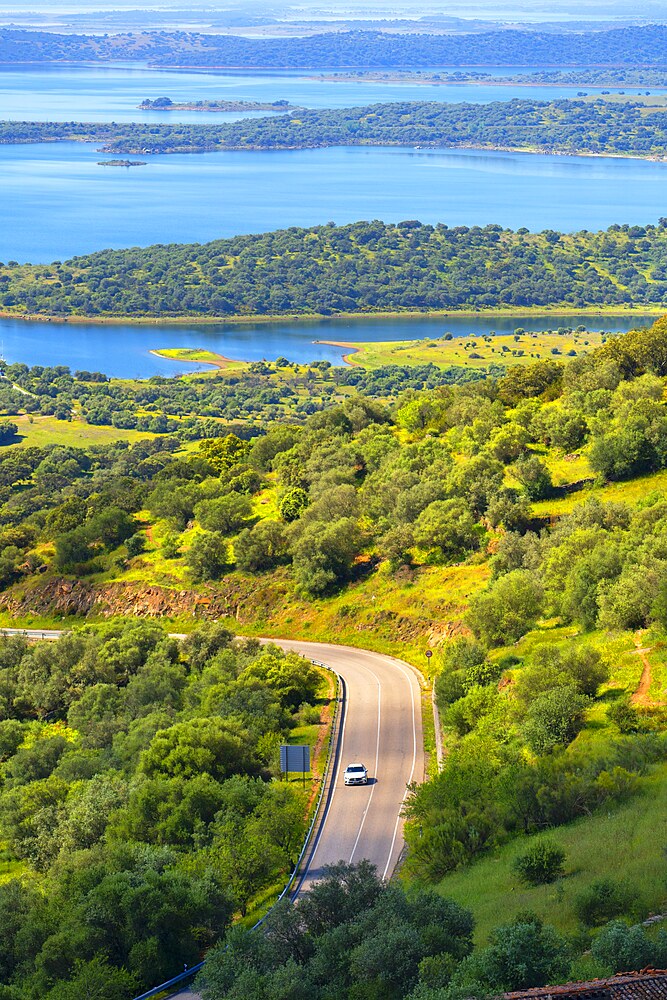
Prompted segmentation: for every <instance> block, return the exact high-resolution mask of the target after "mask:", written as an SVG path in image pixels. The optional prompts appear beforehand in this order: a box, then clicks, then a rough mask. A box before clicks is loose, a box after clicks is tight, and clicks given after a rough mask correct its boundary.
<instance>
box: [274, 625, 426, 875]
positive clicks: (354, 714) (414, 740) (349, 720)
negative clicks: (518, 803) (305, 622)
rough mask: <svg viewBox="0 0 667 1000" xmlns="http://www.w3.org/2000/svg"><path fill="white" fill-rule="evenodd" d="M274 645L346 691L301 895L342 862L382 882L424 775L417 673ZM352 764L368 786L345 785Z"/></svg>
mask: <svg viewBox="0 0 667 1000" xmlns="http://www.w3.org/2000/svg"><path fill="white" fill-rule="evenodd" d="M277 645H280V646H281V647H282V648H283V649H286V650H293V651H294V652H297V653H300V654H301V655H302V656H306V657H308V658H309V659H311V660H316V661H318V662H321V663H324V664H326V665H327V666H329V667H331V668H332V669H333V670H335V671H336V672H337V673H338V674H340V676H341V677H342V678H343V680H344V681H345V686H346V690H347V703H346V706H345V713H344V716H343V722H342V731H341V734H340V752H339V756H338V761H337V770H336V774H335V776H334V786H333V790H332V796H331V798H330V800H329V809H328V812H327V814H326V819H325V821H324V823H323V825H322V826H321V828H320V832H319V837H318V840H317V841H316V846H315V850H314V851H313V853H312V854H311V856H310V864H309V867H308V870H307V873H306V879H305V881H303V882H302V884H301V885H300V891H301V892H303V891H304V890H305V889H307V888H308V884H309V883H310V882H313V881H316V880H317V879H318V878H319V877H320V876H321V874H322V869H323V868H324V866H325V865H328V864H333V863H335V862H337V861H341V860H342V861H347V862H354V861H361V859H362V858H366V859H368V860H369V861H372V862H373V864H374V865H376V867H377V870H378V873H379V875H381V876H382V877H383V878H387V877H388V876H390V875H391V873H392V872H393V870H394V868H395V867H396V862H397V861H398V858H399V855H400V853H401V850H402V847H403V820H402V817H401V810H402V806H403V802H404V800H405V796H406V793H407V785H408V784H409V783H410V782H411V781H421V780H422V778H423V774H424V749H423V742H422V723H421V690H420V685H419V680H418V677H417V674H416V672H415V671H414V670H413V669H412V668H411V667H409V666H408V665H407V664H406V663H403V662H401V661H400V660H397V659H394V658H393V657H391V656H382V655H381V654H380V653H371V652H368V651H367V650H363V649H355V648H354V647H352V646H337V645H334V644H330V643H326V644H325V643H318V642H301V641H299V640H283V639H281V640H279V641H278V642H277ZM355 762H361V763H362V764H365V765H366V767H367V768H368V776H369V783H368V785H359V786H354V787H347V788H346V787H345V786H344V784H343V771H344V770H345V767H346V765H347V764H351V763H355Z"/></svg>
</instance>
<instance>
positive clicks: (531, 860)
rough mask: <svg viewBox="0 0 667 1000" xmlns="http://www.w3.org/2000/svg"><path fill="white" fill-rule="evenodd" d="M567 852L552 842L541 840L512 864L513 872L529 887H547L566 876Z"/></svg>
mask: <svg viewBox="0 0 667 1000" xmlns="http://www.w3.org/2000/svg"><path fill="white" fill-rule="evenodd" d="M564 863H565V851H564V850H563V849H562V848H561V847H559V846H558V844H556V843H554V842H553V841H552V840H539V841H537V842H536V843H535V844H533V845H532V846H531V847H530V848H529V849H528V850H527V851H526V853H525V854H520V855H519V856H518V857H516V858H515V859H514V861H513V863H512V870H513V871H514V872H515V874H516V875H518V877H519V878H520V879H521V881H522V882H525V883H526V884H527V885H545V884H546V883H548V882H555V881H556V879H558V878H562V877H563V875H564V874H565V869H564V867H563V866H564Z"/></svg>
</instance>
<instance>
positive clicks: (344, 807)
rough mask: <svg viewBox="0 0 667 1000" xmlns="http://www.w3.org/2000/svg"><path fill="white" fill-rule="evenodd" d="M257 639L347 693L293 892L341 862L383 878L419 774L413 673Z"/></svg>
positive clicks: (375, 657) (53, 633)
mask: <svg viewBox="0 0 667 1000" xmlns="http://www.w3.org/2000/svg"><path fill="white" fill-rule="evenodd" d="M0 634H5V635H7V634H14V635H16V634H19V635H25V636H26V637H27V638H31V639H57V638H58V637H59V636H60V635H62V632H61V631H60V630H58V629H0ZM179 638H183V636H179ZM264 641H268V642H272V643H275V645H277V646H280V647H281V648H282V649H285V650H288V651H293V652H296V653H300V654H301V655H302V656H305V657H307V658H308V659H311V660H316V661H318V662H321V663H324V664H325V665H326V666H329V667H331V668H332V669H333V670H335V671H336V672H337V673H338V674H340V676H341V677H342V678H343V680H344V681H345V684H346V689H347V704H346V705H345V713H344V717H343V725H342V730H341V734H340V752H339V755H338V762H337V765H338V766H337V770H336V774H335V776H334V786H333V789H332V794H331V795H330V797H329V808H328V811H327V813H326V816H325V818H324V821H323V823H322V824H321V826H320V829H319V832H318V834H317V840H316V846H315V850H314V851H312V850H311V853H310V860H309V867H308V871H307V873H306V876H307V877H306V879H305V880H304V881H303V882H302V883H301V885H300V891H303V890H304V889H305V888H307V886H308V884H309V883H310V882H312V881H314V880H316V879H317V878H318V877H319V876H320V875H321V874H322V869H323V868H324V866H325V865H328V864H334V863H335V862H337V861H341V860H342V861H348V862H353V861H361V859H362V858H366V859H368V860H369V861H372V862H373V864H374V865H376V867H377V870H378V873H379V874H380V875H381V876H382V877H383V878H387V877H388V876H390V875H391V873H392V872H393V870H394V868H395V867H396V862H397V861H398V858H399V855H400V853H401V849H402V847H403V821H402V818H401V810H402V806H403V802H404V800H405V795H406V787H407V785H408V783H409V782H411V781H421V780H422V778H423V775H424V747H423V739H422V720H421V690H420V684H419V679H418V675H417V673H416V671H415V670H414V669H413V668H412V667H410V666H408V664H407V663H404V662H403V661H402V660H398V659H396V658H395V657H393V656H384V655H382V654H381V653H373V652H370V651H369V650H365V649H357V648H356V647H354V646H339V645H336V644H334V643H321V642H306V641H301V640H300V639H269V640H264ZM357 761H360V762H361V763H363V764H365V765H366V767H367V768H368V774H369V779H370V781H369V783H368V785H365V786H358V787H352V788H345V787H344V785H343V770H344V769H345V766H346V765H347V764H350V763H354V762H357Z"/></svg>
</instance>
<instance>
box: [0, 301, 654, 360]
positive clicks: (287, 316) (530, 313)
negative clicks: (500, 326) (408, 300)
mask: <svg viewBox="0 0 667 1000" xmlns="http://www.w3.org/2000/svg"><path fill="white" fill-rule="evenodd" d="M665 314H667V305H665V306H655V305H647V306H642V305H635V306H633V307H629V306H623V305H618V306H603V307H597V306H580V307H579V308H575V307H573V306H558V305H553V306H524V307H523V308H521V309H435V310H431V311H420V310H411V311H406V312H391V311H390V312H372V313H371V312H369V313H362V312H341V313H336V314H335V315H334V316H331V315H328V316H325V315H324V314H323V313H308V314H307V315H304V314H303V313H280V314H277V315H276V314H259V315H250V316H160V317H155V316H81V315H77V316H50V315H48V314H40V313H30V314H28V315H26V314H25V313H13V312H9V311H7V310H3V309H0V319H14V320H20V321H21V322H24V323H53V324H59V325H62V326H84V325H85V326H240V325H243V324H249V325H253V326H254V325H258V324H264V323H266V324H269V323H303V324H304V325H305V324H307V323H313V324H319V323H322V322H325V323H329V322H330V323H332V324H334V323H336V322H338V321H343V322H344V321H346V320H354V321H358V320H369V321H372V320H379V321H381V320H387V319H390V320H396V319H405V320H408V321H409V320H420V319H423V320H432V319H448V318H456V317H459V316H460V317H464V318H466V317H472V316H479V317H480V318H482V317H489V319H492V318H493V317H498V318H499V319H502V318H510V317H512V316H521V317H534V318H539V317H541V316H599V317H601V318H604V317H605V316H635V315H637V316H664V315H665ZM314 343H322V344H324V343H332V342H331V341H324V340H320V341H314ZM336 346H337V345H336ZM342 346H344V347H347V346H348V345H347V342H346V343H344V344H343V345H342ZM225 360H229V359H225Z"/></svg>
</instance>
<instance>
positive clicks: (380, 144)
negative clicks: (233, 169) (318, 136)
mask: <svg viewBox="0 0 667 1000" xmlns="http://www.w3.org/2000/svg"><path fill="white" fill-rule="evenodd" d="M249 120H251V119H249ZM36 124H39V123H36ZM56 124H60V123H56ZM82 124H83V125H86V124H94V125H97V124H98V123H97V122H93V123H88V122H83V123H82ZM118 141H119V140H117V139H111V140H107V139H103V138H97V139H95V138H90V137H86V136H81V135H67V136H62V137H61V136H46V137H44V138H42V137H37V138H19V139H0V146H40V145H47V144H57V143H61V142H76V143H80V144H82V145H91V146H92V145H94V144H95V143H98V142H101V143H102V145H101V146H98V147H97V149H96V152H98V153H101V154H103V155H107V156H110V155H113V154H121V155H124V156H180V155H193V156H194V155H199V156H203V155H204V154H207V153H298V152H305V151H307V150H315V149H407V150H414V151H415V152H427V151H433V150H443V151H457V150H471V151H473V152H482V153H525V154H527V155H530V156H574V157H582V158H585V159H597V160H600V159H603V160H604V159H607V160H640V161H643V162H647V163H667V149H665V151H664V152H661V153H624V152H622V153H619V152H616V151H613V150H609V151H602V152H593V151H592V150H574V149H564V148H563V149H560V148H553V149H541V148H539V147H536V146H500V145H489V144H488V143H467V142H460V143H455V144H451V143H448V144H445V143H425V144H418V145H416V146H415V145H413V144H412V143H405V142H389V141H387V140H386V139H383V140H382V141H379V140H378V141H377V142H376V141H370V140H364V141H363V142H322V143H319V142H313V143H308V144H303V145H294V146H291V145H290V146H258V145H253V144H251V143H249V144H247V145H243V146H234V145H210V146H171V147H167V148H148V147H145V148H144V147H139V146H133V145H130V144H128V145H127V146H122V145H121V146H120V147H118V146H115V145H113V144H114V143H116V142H118ZM120 141H121V142H122V140H120ZM110 143H111V144H110Z"/></svg>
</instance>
